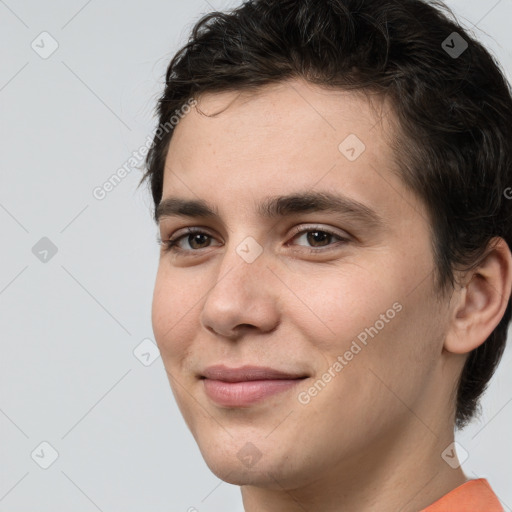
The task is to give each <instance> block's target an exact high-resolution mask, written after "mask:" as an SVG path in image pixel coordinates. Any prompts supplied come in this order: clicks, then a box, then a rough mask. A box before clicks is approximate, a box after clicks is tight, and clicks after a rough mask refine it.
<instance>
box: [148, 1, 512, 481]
mask: <svg viewBox="0 0 512 512" xmlns="http://www.w3.org/2000/svg"><path fill="white" fill-rule="evenodd" d="M454 32H457V34H458V35H459V36H453V33H454ZM454 37H455V39H454ZM462 40H464V41H465V42H467V43H468V47H467V48H466V49H465V50H464V51H462V50H463V48H464V46H463V43H462ZM456 50H459V51H460V53H459V52H458V51H457V52H456ZM454 52H455V53H454ZM457 53H459V54H458V55H457ZM157 110H158V116H159V129H158V130H157V132H156V133H155V137H154V140H153V145H152V147H151V149H150V152H149V154H148V157H147V161H146V163H147V173H146V174H145V176H144V178H143V180H146V179H147V180H149V181H150V184H151V191H152V195H153V199H154V204H155V220H157V221H158V223H159V229H160V236H161V238H162V239H163V240H167V239H169V238H172V239H173V240H175V241H176V240H177V239H178V238H180V240H179V241H177V242H176V245H175V246H174V247H175V248H178V251H173V252H170V251H166V250H165V245H164V246H163V248H162V251H161V255H160V262H159V269H158V274H157V279H156V284H155V294H154V300H153V328H154V333H155V338H156V341H157V344H158V346H159V348H160V351H161V355H162V359H163V362H164V365H165V367H166V370H167V373H168V376H169V380H170V383H171V387H172V389H173V392H174V394H175V397H176V400H177V402H178V405H179V407H180V409H181V411H182V413H183V415H184V418H185V421H186V422H187V424H188V426H189V428H190V429H191V432H192V434H193V435H194V437H195V438H196V440H197V442H198V445H199V447H200V449H201V451H202V453H203V455H204V457H205V460H206V462H207V463H208V465H209V466H210V467H211V468H212V470H213V471H214V472H216V473H217V474H218V475H219V476H221V478H224V479H225V480H228V481H233V482H234V483H244V482H248V481H253V482H254V481H256V480H251V479H258V478H259V479H260V480H259V481H260V482H262V481H263V480H265V479H266V480H265V482H266V483H267V484H268V485H271V476H269V475H272V474H274V473H275V474H278V473H279V475H280V483H281V484H282V485H288V484H289V485H292V484H291V482H292V480H293V479H297V478H299V479H302V480H304V481H307V479H308V478H310V477H308V475H311V470H312V469H313V470H315V471H316V472H315V473H314V474H315V475H320V474H321V472H322V471H323V470H324V469H325V466H326V465H328V464H331V465H332V464H339V463H340V461H342V460H344V461H348V460H351V461H353V462H355V461H356V460H357V459H358V458H359V457H361V454H362V453H364V451H365V447H369V446H370V447H372V449H373V450H380V449H382V448H383V445H384V443H385V442H387V441H389V440H390V439H392V438H393V437H394V436H395V435H396V434H397V432H400V431H409V429H413V425H414V424H417V423H418V422H420V423H423V426H421V427H419V429H421V428H423V429H424V428H427V429H428V430H431V431H432V432H434V433H435V432H441V431H442V430H443V429H445V428H446V426H447V425H451V426H452V427H453V425H456V426H457V427H459V428H462V427H464V426H465V425H466V424H467V423H468V422H469V421H470V420H471V419H472V418H473V417H474V415H475V412H476V410H477V405H478V400H479V398H480V397H481V395H482V393H483V391H484V390H485V388H486V386H487V385H488V382H489V380H490V378H491V377H492V375H493V373H494V371H495V369H496V366H497V364H498V362H499V360H500V357H501V355H502V353H503V350H504V347H505V342H506V335H507V327H508V324H509V321H510V317H511V304H510V293H511V287H512V284H511V283H512V277H511V271H510V263H511V255H510V250H509V246H510V244H511V243H512V201H511V200H509V199H507V194H506V193H505V191H506V190H507V187H509V186H511V185H512V98H511V94H510V89H509V86H508V84H507V82H506V80H505V78H504V76H503V74H502V72H501V71H500V69H499V67H498V65H497V64H496V63H495V61H494V60H493V58H492V57H491V56H490V54H489V53H488V52H487V51H486V50H485V49H484V48H483V47H482V46H481V45H480V44H479V43H478V42H477V41H476V40H475V39H473V38H472V37H471V36H470V35H469V34H468V33H467V32H466V31H465V30H464V29H463V28H462V27H461V26H460V25H459V24H458V23H457V22H456V21H455V20H454V19H452V18H451V17H450V13H449V12H448V10H447V9H445V8H444V7H443V5H442V4H441V3H437V2H430V3H426V2H423V1H420V0H407V1H403V0H368V1H366V2H360V1H356V0H315V1H314V2H313V1H309V0H299V1H297V0H259V1H258V0H255V1H248V2H245V3H244V4H243V5H242V6H241V7H239V8H237V9H235V10H233V11H231V12H230V13H212V14H210V15H208V16H206V17H204V18H203V19H202V20H200V21H199V22H198V23H197V25H196V26H195V27H194V30H193V32H192V35H191V39H190V41H189V43H188V44H187V45H186V46H185V47H184V48H182V49H181V50H180V51H179V52H178V53H177V55H176V56H175V57H174V59H173V60H172V61H171V63H170V65H169V67H168V70H167V75H166V86H165V91H164V93H163V95H162V97H161V98H160V100H159V104H158V109H157ZM171 119H174V120H179V122H177V121H171ZM329 194H331V195H335V196H337V197H338V205H337V206H338V207H339V209H337V210H336V211H335V210H334V209H332V208H331V206H332V205H331V202H332V199H333V198H332V197H330V196H329ZM283 196H289V197H288V198H283ZM278 197H281V199H277V198H278ZM340 197H341V198H342V199H341V200H340V199H339V198H340ZM170 198H179V199H184V200H187V201H201V203H200V204H194V205H192V204H188V205H183V204H181V205H180V204H178V203H177V202H176V201H174V202H171V201H169V200H168V199H170ZM273 199H274V201H273ZM205 206H209V207H210V209H209V210H207V209H206V208H205ZM212 210H213V211H212ZM177 211H179V212H180V214H179V215H175V213H176V212H177ZM191 227H194V228H198V229H195V234H194V232H187V229H186V228H191ZM199 228H200V229H199ZM298 228H300V229H298ZM308 230H309V231H308ZM196 244H198V245H196ZM216 364H225V365H227V366H230V367H239V366H243V365H245V364H251V365H261V366H271V367H273V368H276V369H280V370H283V371H287V372H288V373H293V374H294V376H295V377H301V378H302V380H298V379H297V381H295V382H294V383H293V386H292V387H290V388H289V389H286V390H284V391H280V392H279V393H277V394H274V395H272V396H270V397H268V398H267V399H265V400H259V401H255V402H253V403H251V404H248V405H245V406H237V407H232V406H229V404H227V403H224V404H221V403H219V402H215V400H212V399H211V397H210V396H209V395H208V393H207V390H206V391H205V381H207V380H209V379H204V377H205V369H206V368H207V367H209V366H211V365H216ZM210 380H211V379H210ZM340 426H341V427H342V428H340ZM416 426H418V425H416ZM274 429H275V430H274ZM416 430H418V429H416ZM297 446H301V447H302V449H301V450H300V451H297V450H296V447H297ZM333 446H336V447H338V448H336V449H333ZM244 450H245V451H244ZM246 456H248V457H249V458H250V459H251V461H254V460H257V459H258V460H259V458H261V461H259V462H258V461H257V464H258V466H254V467H255V468H256V467H260V468H261V469H262V470H263V473H264V474H265V475H266V476H261V475H260V476H258V477H256V476H254V472H253V467H252V466H253V465H254V464H256V463H254V464H253V463H251V464H245V466H244V457H246ZM237 464H238V466H237ZM285 466H286V467H288V468H292V469H290V470H289V471H288V472H287V471H285V470H284V469H283V468H284V467H285ZM235 467H236V469H237V470H236V471H234V469H233V468H235ZM322 468H324V469H322ZM230 474H231V476H230ZM249 475H251V476H249ZM292 475H293V476H292ZM287 478H289V479H290V480H289V481H287Z"/></svg>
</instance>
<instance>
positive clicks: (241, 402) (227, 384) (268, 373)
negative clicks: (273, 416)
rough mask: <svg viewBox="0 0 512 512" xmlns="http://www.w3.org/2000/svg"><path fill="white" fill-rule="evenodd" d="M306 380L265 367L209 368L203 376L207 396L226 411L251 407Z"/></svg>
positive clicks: (222, 366)
mask: <svg viewBox="0 0 512 512" xmlns="http://www.w3.org/2000/svg"><path fill="white" fill-rule="evenodd" d="M307 377H308V376H307V375H305V374H303V373H302V374H299V373H296V372H287V371H282V370H277V369H274V368H268V367H263V366H242V367H239V368H228V367H227V366H224V365H216V366H210V367H208V368H206V369H205V370H204V371H203V373H202V375H201V379H202V380H203V384H204V390H205V393H206V395H207V396H208V397H209V398H210V399H211V400H212V401H214V402H215V403H217V404H218V405H221V406H225V407H248V406H250V405H252V404H254V403H256V402H260V401H262V400H264V399H266V398H269V397H271V396H273V395H276V394H277V393H281V392H284V391H286V390H288V389H290V388H292V387H294V386H296V385H297V384H299V383H300V382H302V381H303V380H304V379H305V378H307Z"/></svg>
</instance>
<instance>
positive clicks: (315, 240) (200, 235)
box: [157, 226, 350, 254]
mask: <svg viewBox="0 0 512 512" xmlns="http://www.w3.org/2000/svg"><path fill="white" fill-rule="evenodd" d="M292 234H293V235H294V236H293V238H292V240H294V239H299V240H300V239H301V238H303V239H304V240H305V241H306V242H307V243H308V244H311V246H312V247H310V248H308V247H304V246H303V245H301V244H299V247H303V249H294V251H299V252H301V251H304V250H306V251H308V252H310V253H320V252H326V250H330V249H333V248H336V247H338V246H340V245H343V244H345V243H348V242H349V241H350V240H349V239H348V237H345V236H342V235H340V234H337V233H334V232H333V231H330V230H328V229H326V228H323V227H321V226H312V227H311V226H310V227H309V228H305V227H304V226H298V227H296V228H294V230H293V233H292ZM298 235H300V236H298ZM333 238H336V239H338V242H337V243H334V244H333V243H331V242H332V239H333ZM212 239H213V236H212V235H209V234H208V233H206V232H205V231H204V230H203V229H202V228H200V227H189V228H186V232H185V233H184V234H181V235H178V236H174V237H172V238H169V239H167V240H163V239H161V238H159V237H158V238H157V241H158V243H159V244H160V245H161V246H162V248H163V250H164V252H165V253H167V252H173V253H181V254H186V253H188V254H191V253H199V252H200V250H201V249H207V248H208V247H211V240H212ZM182 242H186V243H187V244H189V247H190V249H189V248H183V247H182V246H181V244H182ZM287 245H290V244H287Z"/></svg>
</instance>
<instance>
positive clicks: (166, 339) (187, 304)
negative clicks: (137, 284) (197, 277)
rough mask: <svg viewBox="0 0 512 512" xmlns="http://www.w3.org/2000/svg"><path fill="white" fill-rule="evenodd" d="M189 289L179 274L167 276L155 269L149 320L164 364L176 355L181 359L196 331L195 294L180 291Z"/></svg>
mask: <svg viewBox="0 0 512 512" xmlns="http://www.w3.org/2000/svg"><path fill="white" fill-rule="evenodd" d="M176 277H178V276H176ZM189 289H192V290H193V289H194V287H193V286H192V287H191V285H190V283H182V282H181V281H180V279H179V277H178V278H176V279H175V278H174V277H173V278H171V276H168V275H166V272H164V271H162V270H161V269H159V271H158V273H157V277H156V282H155V288H154V291H153V303H152V311H151V321H152V326H153V333H154V335H155V341H156V343H157V345H158V348H159V349H160V353H161V355H162V358H163V361H164V363H165V364H166V365H167V362H169V361H173V360H174V359H176V358H180V359H181V358H183V355H184V353H185V351H186V349H187V347H188V344H189V342H190V340H191V339H192V336H193V334H192V333H193V331H194V329H195V330H197V329H196V327H195V325H196V324H195V323H194V315H196V314H197V311H196V309H194V304H197V301H198V298H199V297H195V295H194V294H192V293H188V292H187V293H183V291H182V290H189ZM196 307H198V306H196Z"/></svg>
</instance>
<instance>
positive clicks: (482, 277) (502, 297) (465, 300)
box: [444, 238, 512, 354]
mask: <svg viewBox="0 0 512 512" xmlns="http://www.w3.org/2000/svg"><path fill="white" fill-rule="evenodd" d="M465 282H466V284H465V285H464V286H463V288H461V290H460V291H459V292H457V293H456V294H454V300H456V305H455V306H454V307H453V311H452V313H451V324H450V328H449V332H448V333H447V336H446V339H445V343H444V349H445V350H447V351H448V352H452V353H454V354H465V353H468V352H471V351H472V350H474V349H475V348H477V347H478V346H480V345H481V344H482V343H483V342H484V341H485V340H486V339H487V338H488V337H489V336H490V334H491V333H492V332H493V331H494V329H495V328H496V327H497V325H498V324H499V322H500V321H501V319H502V317H503V315H504V313H505V310H506V308H507V304H508V302H509V300H510V295H511V290H512V255H511V252H510V248H509V247H508V245H507V243H506V242H505V240H503V239H502V238H495V239H493V240H492V241H491V244H489V249H488V251H487V253H486V255H485V257H484V258H483V259H482V261H481V263H480V264H479V265H478V267H477V268H475V269H474V270H472V271H471V272H469V273H468V275H467V276H466V280H465Z"/></svg>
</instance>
